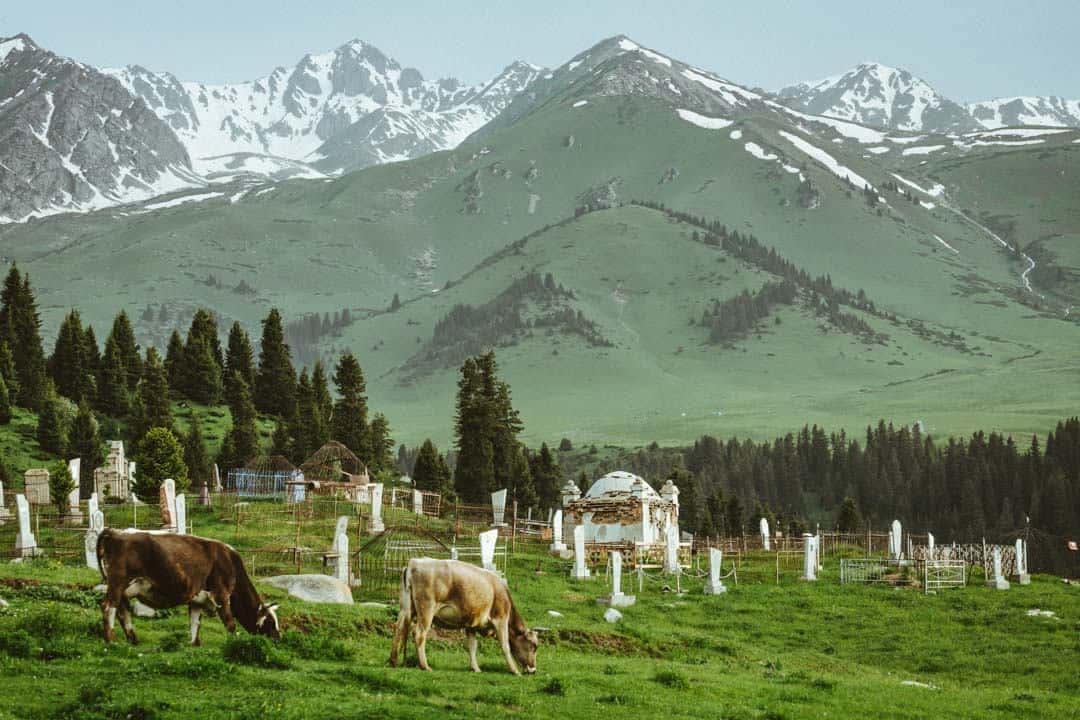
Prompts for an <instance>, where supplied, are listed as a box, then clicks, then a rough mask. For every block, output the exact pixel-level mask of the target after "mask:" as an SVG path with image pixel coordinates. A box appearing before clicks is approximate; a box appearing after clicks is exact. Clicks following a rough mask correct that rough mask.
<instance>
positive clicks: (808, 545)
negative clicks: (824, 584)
mask: <svg viewBox="0 0 1080 720" xmlns="http://www.w3.org/2000/svg"><path fill="white" fill-rule="evenodd" d="M802 541H803V574H802V579H803V580H817V538H815V537H814V536H813V535H811V534H810V533H803V536H802Z"/></svg>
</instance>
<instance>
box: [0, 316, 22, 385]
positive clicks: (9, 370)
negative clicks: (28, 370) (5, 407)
mask: <svg viewBox="0 0 1080 720" xmlns="http://www.w3.org/2000/svg"><path fill="white" fill-rule="evenodd" d="M3 336H4V332H3V327H2V326H0V380H3V381H4V384H5V385H6V386H7V391H8V401H9V402H11V403H14V402H15V400H16V398H17V397H18V394H19V393H18V389H19V380H18V378H17V377H16V375H15V359H14V358H13V357H12V356H11V350H10V349H9V348H8V345H7V342H6V341H5V340H4V338H3Z"/></svg>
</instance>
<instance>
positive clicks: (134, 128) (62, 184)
mask: <svg viewBox="0 0 1080 720" xmlns="http://www.w3.org/2000/svg"><path fill="white" fill-rule="evenodd" d="M200 184H203V181H202V179H201V178H199V177H198V176H197V175H195V174H194V173H193V172H192V171H191V162H190V160H189V157H188V153H187V151H186V150H185V148H184V146H183V145H182V144H181V143H180V142H179V141H178V140H177V139H176V136H175V135H174V134H173V133H172V131H171V130H170V129H169V127H168V126H167V125H166V124H165V123H163V122H162V121H161V120H160V119H159V118H158V116H157V115H155V114H154V113H153V112H151V111H150V110H148V109H147V107H146V106H145V105H144V104H143V103H142V102H141V101H139V100H138V99H137V98H135V97H133V96H132V95H131V94H130V93H129V92H128V91H127V90H126V89H125V88H124V87H123V86H122V85H121V84H120V83H118V82H116V80H114V79H113V78H111V77H109V76H108V75H105V74H103V73H101V72H99V71H97V70H95V69H94V68H91V67H88V66H86V65H83V64H81V63H78V62H75V61H73V60H69V59H67V58H63V57H60V56H58V55H55V54H53V53H51V52H49V51H48V50H44V49H42V48H40V47H39V46H38V45H36V44H35V43H34V41H33V40H31V39H30V38H29V37H28V36H26V35H17V36H15V37H11V38H6V39H0V222H11V221H20V220H25V219H27V218H29V217H32V216H42V215H49V214H53V213H57V212H65V211H70V210H76V211H85V210H92V209H95V208H100V207H107V206H109V205H115V204H118V203H123V202H132V201H137V200H142V199H146V198H149V197H152V196H154V195H159V194H161V193H163V192H168V191H171V190H177V189H180V188H185V187H191V186H193V185H200Z"/></svg>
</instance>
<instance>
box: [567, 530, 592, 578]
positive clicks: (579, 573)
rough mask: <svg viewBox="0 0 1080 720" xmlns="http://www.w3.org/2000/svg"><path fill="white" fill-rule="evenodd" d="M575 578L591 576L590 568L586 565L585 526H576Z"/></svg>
mask: <svg viewBox="0 0 1080 720" xmlns="http://www.w3.org/2000/svg"><path fill="white" fill-rule="evenodd" d="M571 577H573V578H574V579H575V580H585V579H587V578H588V577H589V568H588V567H587V566H586V565H585V526H584V525H576V526H574V574H573V575H572V576H571Z"/></svg>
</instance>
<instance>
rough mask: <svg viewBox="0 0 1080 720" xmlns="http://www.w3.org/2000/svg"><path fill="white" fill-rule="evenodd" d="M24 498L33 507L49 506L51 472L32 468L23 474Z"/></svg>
mask: <svg viewBox="0 0 1080 720" xmlns="http://www.w3.org/2000/svg"><path fill="white" fill-rule="evenodd" d="M23 488H24V490H23V496H24V497H25V498H26V502H28V503H30V504H31V505H49V504H51V503H50V500H51V498H50V497H49V471H48V470H46V469H45V468H31V469H29V470H27V471H26V472H25V473H23Z"/></svg>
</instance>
